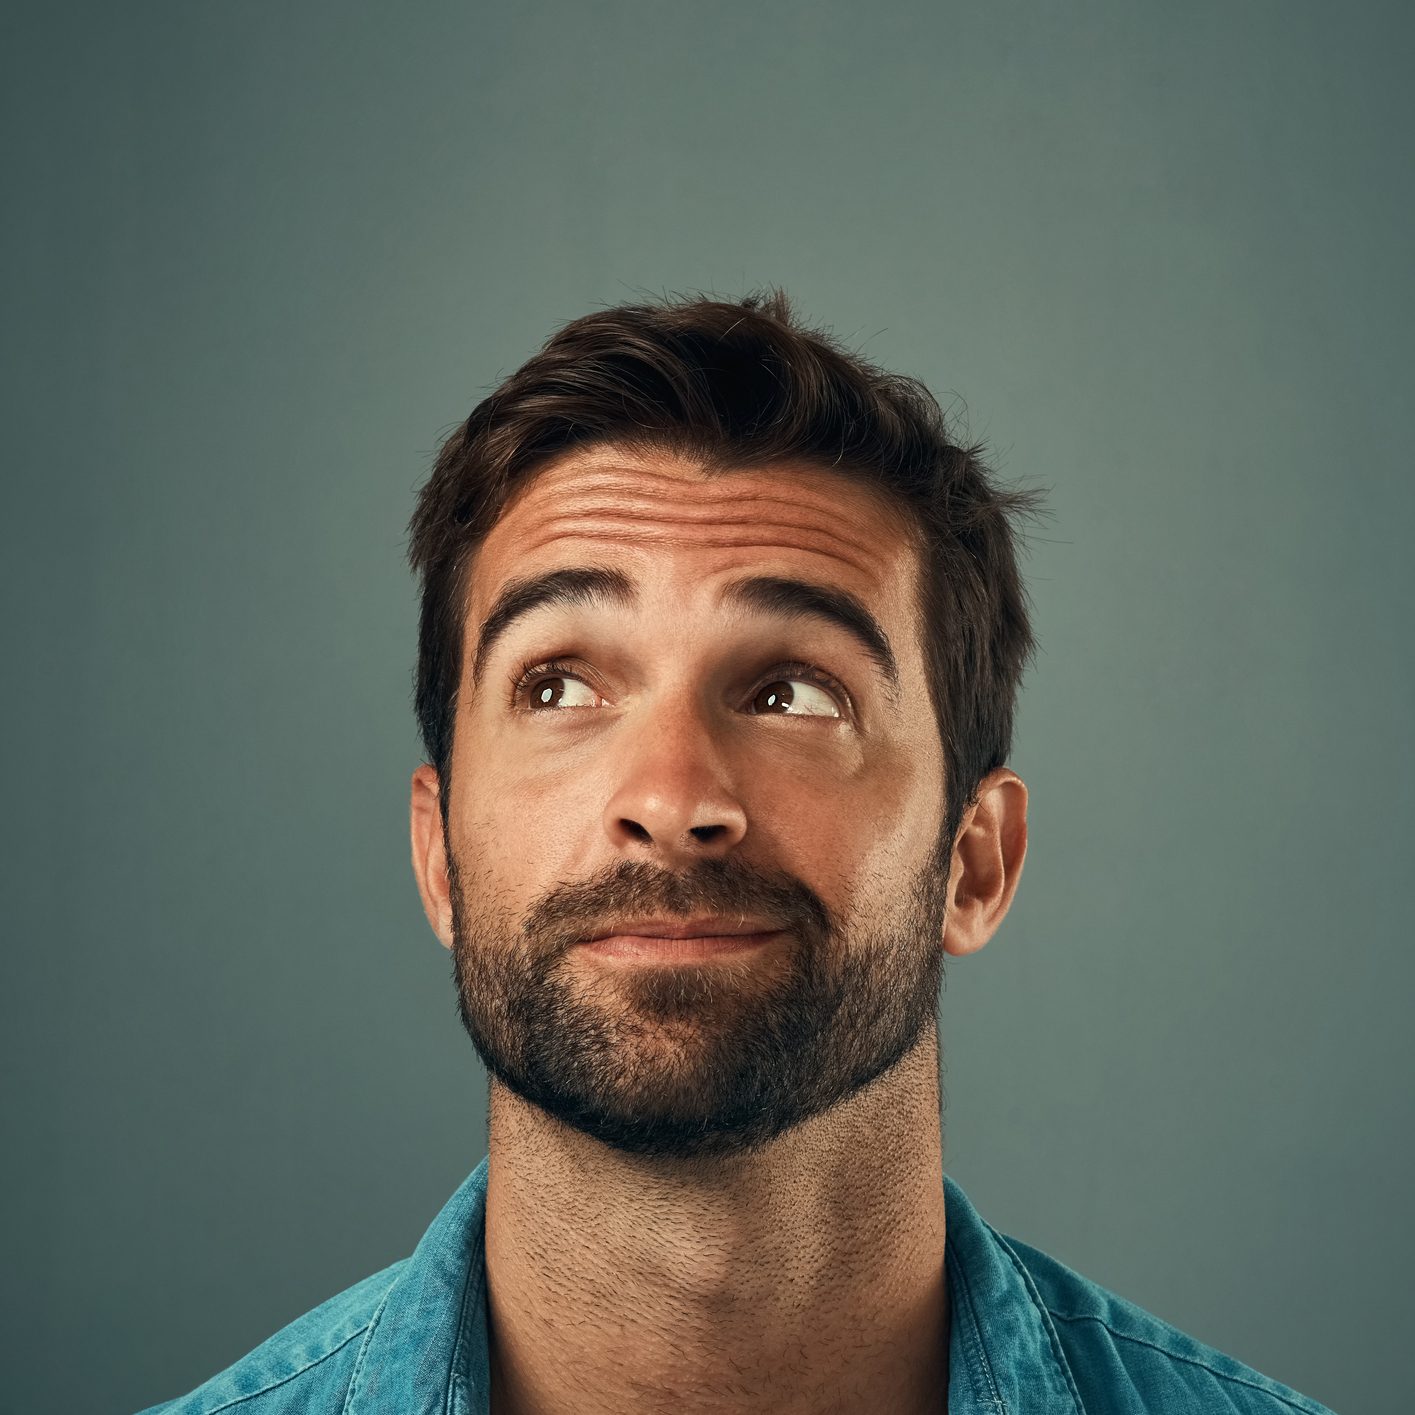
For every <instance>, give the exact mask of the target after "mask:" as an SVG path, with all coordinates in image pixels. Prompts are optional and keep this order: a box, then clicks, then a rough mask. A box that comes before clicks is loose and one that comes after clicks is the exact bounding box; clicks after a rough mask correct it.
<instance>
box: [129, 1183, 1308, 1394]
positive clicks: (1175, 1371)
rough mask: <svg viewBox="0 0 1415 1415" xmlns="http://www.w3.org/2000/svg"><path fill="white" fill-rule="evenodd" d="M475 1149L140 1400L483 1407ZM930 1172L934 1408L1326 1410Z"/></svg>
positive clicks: (481, 1206) (482, 1187) (481, 1189)
mask: <svg viewBox="0 0 1415 1415" xmlns="http://www.w3.org/2000/svg"><path fill="white" fill-rule="evenodd" d="M487 1164H488V1161H487V1160H486V1159H483V1160H482V1162H481V1163H480V1164H479V1165H478V1166H477V1167H476V1169H475V1170H474V1171H473V1172H472V1174H471V1175H470V1176H469V1177H468V1179H467V1180H466V1181H465V1182H464V1183H463V1184H462V1186H461V1188H460V1189H458V1190H457V1192H456V1193H455V1194H453V1196H452V1197H451V1198H450V1199H449V1200H448V1201H447V1203H446V1205H445V1206H444V1207H443V1209H442V1212H441V1213H440V1214H438V1216H437V1218H436V1219H435V1220H434V1221H433V1224H432V1227H431V1228H429V1229H428V1231H427V1232H426V1233H425V1234H424V1235H423V1237H422V1240H421V1242H419V1244H418V1246H417V1248H416V1249H415V1250H414V1252H413V1255H412V1257H410V1258H404V1259H403V1260H402V1261H401V1262H397V1263H394V1264H393V1266H392V1267H388V1268H384V1269H383V1271H382V1272H378V1273H374V1275H373V1276H372V1277H366V1278H365V1279H364V1280H363V1281H362V1282H359V1283H356V1284H355V1285H354V1286H353V1287H351V1288H349V1289H348V1290H347V1291H345V1292H341V1293H340V1294H339V1295H338V1296H337V1297H331V1298H330V1299H329V1301H327V1302H325V1303H323V1304H322V1305H320V1306H318V1307H316V1308H315V1309H314V1310H313V1311H312V1312H307V1313H306V1314H305V1315H304V1316H303V1317H300V1318H299V1319H298V1320H296V1321H294V1322H291V1323H290V1325H289V1326H287V1327H286V1328H285V1329H284V1330H283V1331H279V1332H277V1333H276V1334H275V1335H274V1336H272V1337H271V1338H270V1339H269V1340H268V1341H266V1342H264V1343H263V1344H262V1345H260V1346H258V1347H256V1349H255V1350H254V1351H252V1352H251V1353H250V1354H249V1355H248V1356H244V1357H242V1358H241V1360H239V1361H237V1362H236V1364H235V1365H234V1366H231V1367H230V1368H228V1369H227V1370H225V1371H223V1372H221V1374H220V1375H217V1376H213V1377H212V1378H211V1379H210V1380H209V1381H207V1382H206V1384H205V1385H202V1386H199V1387H198V1388H197V1389H196V1390H194V1391H193V1392H192V1393H191V1394H190V1395H185V1396H182V1397H180V1398H179V1399H177V1400H172V1401H168V1402H167V1403H166V1404H164V1405H155V1406H152V1407H150V1408H149V1409H148V1410H147V1411H144V1412H142V1415H217V1412H218V1411H222V1412H228V1411H229V1412H232V1415H284V1412H295V1411H299V1412H302V1415H490V1404H489V1394H488V1392H489V1388H490V1376H489V1362H488V1350H487V1304H486V1262H485V1247H484V1236H485V1232H486V1179H487ZM943 1183H944V1203H945V1219H946V1224H947V1238H946V1242H945V1254H944V1262H945V1266H946V1270H947V1274H948V1287H949V1306H950V1313H951V1322H950V1334H949V1345H948V1365H949V1375H948V1406H947V1409H948V1415H1043V1412H1045V1415H1053V1413H1054V1415H1063V1412H1064V1415H1121V1412H1125V1415H1135V1412H1142V1411H1156V1412H1163V1415H1186V1413H1187V1412H1195V1415H1197V1412H1203V1415H1225V1412H1234V1411H1237V1412H1242V1415H1292V1413H1293V1412H1294V1411H1303V1412H1305V1413H1306V1415H1332V1412H1331V1411H1330V1410H1328V1409H1327V1407H1326V1406H1325V1405H1320V1404H1318V1402H1317V1401H1315V1400H1310V1399H1308V1398H1307V1397H1306V1396H1304V1395H1298V1393H1297V1392H1296V1391H1294V1390H1291V1389H1290V1388H1289V1387H1287V1386H1285V1385H1280V1384H1279V1383H1278V1382H1277V1381H1274V1380H1269V1379H1268V1377H1267V1376H1263V1375H1260V1374H1259V1373H1258V1372H1257V1371H1255V1370H1253V1369H1252V1368H1251V1367H1249V1366H1245V1365H1244V1364H1243V1363H1242V1362H1241V1361H1235V1360H1234V1359H1233V1358H1232V1357H1231V1356H1225V1355H1224V1354H1223V1353H1222V1352H1220V1351H1215V1350H1214V1349H1213V1347H1211V1346H1205V1345H1204V1344H1203V1343H1202V1342H1198V1341H1195V1340H1194V1338H1193V1337H1190V1336H1186V1335H1185V1334H1184V1333H1183V1332H1181V1331H1179V1330H1177V1329H1176V1328H1175V1327H1172V1326H1170V1325H1169V1324H1168V1323H1167V1322H1162V1321H1160V1319H1159V1318H1158V1317H1154V1316H1151V1315H1150V1313H1148V1312H1146V1311H1144V1310H1142V1309H1141V1308H1139V1307H1137V1306H1135V1304H1134V1303H1132V1302H1127V1301H1126V1300H1125V1299H1124V1298H1123V1297H1117V1296H1116V1295H1115V1294H1114V1293H1113V1292H1108V1291H1106V1289H1105V1288H1103V1287H1098V1286H1097V1285H1096V1284H1095V1283H1093V1282H1091V1281H1090V1280H1089V1279H1087V1278H1084V1277H1082V1276H1081V1275H1080V1274H1079V1273H1075V1272H1073V1271H1072V1270H1071V1269H1070V1268H1068V1267H1066V1266H1065V1265H1064V1264H1062V1263H1059V1262H1057V1261H1056V1259H1054V1258H1049V1257H1047V1255H1046V1254H1045V1253H1041V1252H1038V1251H1037V1249H1035V1248H1032V1247H1029V1246H1028V1245H1027V1244H1025V1243H1019V1242H1018V1241H1017V1240H1016V1239H1015V1238H1009V1237H1007V1236H1006V1235H1004V1234H1001V1233H999V1232H997V1230H996V1229H994V1228H992V1227H991V1226H990V1225H989V1224H987V1223H986V1222H985V1221H984V1220H983V1219H982V1218H981V1217H980V1216H979V1214H978V1211H977V1210H976V1209H975V1208H974V1207H973V1205H972V1204H971V1203H970V1202H969V1200H968V1198H967V1196H966V1195H965V1194H964V1193H963V1191H962V1189H960V1188H959V1187H958V1185H957V1184H955V1183H954V1182H953V1180H952V1179H950V1178H949V1177H948V1176H947V1175H945V1176H944V1180H943ZM940 1394H941V1393H940ZM940 1406H942V1401H940Z"/></svg>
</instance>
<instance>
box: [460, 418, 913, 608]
mask: <svg viewBox="0 0 1415 1415" xmlns="http://www.w3.org/2000/svg"><path fill="white" fill-rule="evenodd" d="M606 559H608V560H619V561H621V562H622V563H623V564H624V568H625V569H626V570H627V571H628V572H629V573H630V574H632V575H633V576H634V577H635V578H636V579H638V580H640V581H641V582H644V583H645V584H646V586H647V587H648V589H649V591H650V592H652V590H653V588H654V587H655V585H656V586H657V587H658V588H659V589H660V590H661V591H662V592H664V593H667V594H672V595H674V596H675V597H676V596H680V595H683V594H685V593H690V594H692V595H694V596H696V595H698V594H701V593H704V592H709V591H710V590H711V588H712V586H713V583H714V582H715V581H721V580H725V579H727V578H729V577H731V576H733V575H734V574H738V573H741V572H744V571H749V570H750V571H758V572H762V573H776V574H783V575H793V576H799V577H801V578H805V579H813V580H816V581H818V582H819V583H822V584H826V585H831V586H836V587H838V588H841V589H845V590H848V591H849V592H851V593H852V594H854V595H856V596H857V597H859V598H860V599H862V600H864V601H865V602H866V603H868V604H869V605H870V606H871V607H872V608H873V609H874V610H875V612H876V613H877V614H878V615H879V616H880V617H881V618H882V619H888V620H891V621H892V622H893V624H894V625H895V627H896V628H897V629H899V630H901V631H902V630H903V629H905V628H906V626H911V625H912V624H913V623H914V617H915V616H914V606H915V603H916V592H915V586H916V583H917V573H918V564H919V561H918V552H917V550H916V549H915V546H914V533H913V530H912V526H911V523H910V521H909V518H908V515H907V513H906V512H905V511H903V510H902V509H901V508H900V507H898V506H897V505H895V504H894V503H893V502H892V501H891V500H890V499H889V498H888V497H887V495H886V494H885V493H884V492H883V491H880V490H876V489H874V488H872V487H870V486H867V485H864V484H862V483H860V482H858V481H856V480H853V479H851V478H849V477H847V476H845V475H844V474H842V473H838V472H832V471H830V470H828V469H826V468H822V467H818V466H816V465H814V464H810V463H801V464H792V465H789V466H776V467H771V468H761V469H755V468H750V467H749V468H744V469H740V470H733V471H730V472H726V473H722V474H720V475H715V476H707V475H704V474H703V472H702V471H701V470H700V468H699V467H698V465H697V464H695V463H694V462H692V461H691V460H685V459H683V458H681V457H678V456H675V455H673V454H671V453H666V452H664V453H641V452H631V451H628V450H626V449H621V448H615V447H608V446H596V447H593V448H585V449H575V450H573V451H571V452H569V453H567V454H565V455H563V456H561V457H558V458H556V459H554V460H553V461H551V462H549V463H547V464H546V465H545V466H544V467H543V468H541V469H540V470H538V471H537V472H536V473H535V474H534V475H533V476H532V478H531V480H530V481H529V482H528V483H527V484H526V485H525V486H524V487H522V488H521V489H520V490H519V491H518V492H517V494H516V495H515V496H514V498H513V499H512V501H511V502H510V503H509V505H508V506H507V507H506V509H505V510H504V511H503V513H502V515H501V517H500V519H499V520H498V521H497V522H496V524H495V525H494V526H493V527H492V529H491V531H490V532H489V533H488V534H487V536H486V538H485V539H484V541H483V542H482V545H481V547H480V549H479V550H478V552H477V555H476V558H475V561H474V563H473V570H472V577H471V584H470V585H469V587H468V588H469V594H468V615H467V627H468V630H469V631H470V632H473V633H474V632H475V629H476V626H477V625H478V624H479V623H480V622H481V619H482V617H483V616H484V615H485V613H486V611H487V608H488V606H489V604H490V603H491V601H492V600H493V598H494V597H495V596H496V594H497V592H498V590H499V588H500V587H501V586H502V585H503V584H504V583H505V582H506V581H507V580H508V579H510V578H512V577H523V576H526V575H530V574H535V573H537V572H540V571H544V570H550V569H554V568H556V567H558V566H568V565H576V564H582V563H584V562H585V561H586V560H594V561H595V562H597V563H603V562H604V561H605V560H606Z"/></svg>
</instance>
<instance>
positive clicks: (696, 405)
mask: <svg viewBox="0 0 1415 1415" xmlns="http://www.w3.org/2000/svg"><path fill="white" fill-rule="evenodd" d="M588 444H613V445H615V446H620V447H624V448H626V449H629V450H632V451H635V452H645V451H656V450H657V451H664V452H670V453H674V454H677V455H680V456H686V457H690V458H692V459H693V460H694V461H695V463H697V464H698V465H700V466H701V467H702V469H703V471H704V473H705V474H709V475H720V474H724V473H728V472H731V471H732V470H734V469H740V468H745V467H749V466H750V467H763V466H773V465H777V464H785V463H789V462H796V463H800V462H802V461H808V462H811V463H813V464H815V465H817V466H821V467H826V468H830V469H833V470H835V471H837V472H839V473H841V474H843V475H846V476H849V477H852V478H854V479H856V480H859V481H863V482H866V483H868V484H870V485H872V486H874V487H876V488H882V489H883V490H884V492H885V493H886V501H887V502H889V503H891V504H892V505H894V506H896V507H898V508H899V509H900V510H902V511H903V512H904V513H905V518H904V523H905V524H906V525H907V526H909V527H910V528H911V529H912V532H913V534H912V539H913V541H914V544H915V546H916V549H917V550H918V552H919V558H920V565H921V577H920V586H919V620H918V622H919V624H920V625H921V626H923V629H924V632H923V634H922V641H923V650H924V661H925V666H926V668H927V671H928V679H929V693H930V697H931V700H932V706H933V711H934V715H935V719H936V721H937V723H938V730H939V735H940V737H941V739H942V743H943V755H944V770H945V801H946V820H945V822H944V829H945V832H946V834H945V836H944V838H945V839H947V840H951V839H952V837H953V835H954V833H955V832H956V830H957V828H958V825H959V824H960V822H961V820H962V815H963V812H964V810H965V809H966V808H967V806H968V805H970V804H972V803H973V801H974V800H975V798H976V792H977V788H978V784H979V783H980V782H981V780H982V778H983V777H984V776H986V775H987V773H988V772H989V771H991V770H992V769H993V768H994V767H997V766H1001V765H1002V764H1003V763H1005V762H1006V760H1007V756H1008V753H1009V752H1010V751H1011V748H1012V727H1013V718H1014V714H1015V709H1016V698H1017V690H1018V686H1019V683H1020V681H1021V676H1022V672H1023V669H1024V668H1025V666H1026V664H1027V662H1028V660H1029V659H1030V658H1031V657H1032V655H1033V654H1034V653H1035V651H1036V643H1035V640H1034V638H1033V635H1032V630H1031V623H1030V619H1029V616H1028V610H1027V603H1028V602H1027V595H1026V590H1025V588H1024V586H1023V584H1022V579H1021V575H1020V574H1019V572H1018V568H1017V554H1016V542H1017V539H1018V535H1019V533H1018V531H1017V530H1016V528H1015V527H1014V526H1013V525H1012V524H1011V519H1010V518H1012V517H1014V516H1018V515H1021V514H1030V515H1036V514H1037V513H1038V510H1039V506H1040V502H1041V498H1042V493H1041V492H1040V491H1020V490H1008V489H1003V488H1002V487H1000V486H998V485H997V484H996V483H995V482H994V480H993V479H992V474H991V473H990V472H989V471H988V469H987V468H986V467H985V466H984V465H983V463H982V462H981V461H980V460H979V457H980V454H981V452H982V451H983V448H982V446H981V445H973V446H958V445H956V444H955V443H954V442H953V441H952V438H951V435H950V430H949V428H948V425H947V421H946V419H945V417H944V414H943V411H942V409H941V408H940V407H939V405H938V403H937V402H936V401H935V399H934V398H933V396H932V394H930V392H929V391H928V389H927V388H926V387H925V386H924V385H923V384H922V383H920V382H919V381H918V380H917V379H913V378H907V377H904V376H903V375H899V374H891V373H886V372H885V371H883V370H882V369H879V368H877V367H875V366H874V365H873V364H869V363H867V362H865V361H864V360H863V359H861V358H859V357H858V356H856V355H854V354H851V353H850V352H848V351H847V350H846V349H844V348H843V347H842V346H841V345H840V344H838V343H837V342H836V341H835V340H834V338H832V337H831V336H830V335H828V334H826V333H824V332H822V331H820V330H815V329H810V328H807V327H806V326H805V325H804V324H803V323H802V322H801V321H800V319H799V318H798V317H797V316H796V314H795V312H794V311H793V310H792V308H791V305H790V302H789V301H788V299H787V297H786V295H785V294H784V293H783V292H782V291H780V290H778V289H773V288H770V287H768V288H767V290H766V291H765V292H764V293H757V294H753V295H749V296H747V297H746V298H745V299H742V300H740V301H736V302H726V301H718V300H712V299H707V298H701V297H699V298H691V299H690V298H686V297H681V296H680V297H676V298H674V299H665V300H664V301H662V302H661V303H658V304H639V305H623V306H620V307H619V308H617V309H608V310H603V311H601V312H598V313H595V314H588V315H585V316H584V317H583V318H580V319H576V320H573V321H572V322H571V323H569V324H567V325H565V326H564V328H562V329H560V330H559V331H558V332H557V333H555V334H554V335H552V336H551V338H550V339H549V340H547V342H546V343H545V344H544V345H543V346H542V348H541V350H540V352H539V353H538V354H536V355H535V356H534V357H532V358H531V359H529V360H528V361H527V362H526V363H525V364H523V365H522V366H521V367H520V368H519V369H517V370H516V372H515V373H513V374H512V375H511V376H510V377H509V378H507V379H506V380H504V382H502V383H501V385H500V386H499V387H498V388H496V389H495V391H494V392H492V393H491V395H490V396H489V397H487V398H485V399H483V400H482V401H481V402H480V403H479V404H477V406H476V408H475V409H474V410H473V411H472V414H471V416H470V417H469V418H468V419H467V420H466V422H465V423H463V424H462V425H461V426H460V427H459V428H457V429H456V431H454V432H453V433H452V435H451V436H450V437H449V438H448V439H447V441H446V442H445V443H444V444H443V445H442V448H441V450H440V451H439V453H438V456H437V460H436V463H435V464H434V466H433V470H432V475H431V476H430V477H429V478H428V480H427V483H426V484H425V485H424V487H423V488H422V491H421V493H420V494H419V497H418V503H417V508H416V510H415V511H414V513H413V517H412V520H411V521H410V523H409V526H408V533H409V548H408V558H409V561H410V562H411V564H412V567H413V570H414V571H415V573H417V574H418V575H420V576H421V578H422V610H421V616H420V622H419V631H418V665H417V671H416V676H415V706H416V711H417V717H418V725H419V728H420V730H421V732H422V739H423V745H424V748H425V750H426V752H427V758H428V760H429V761H430V762H431V763H432V765H433V766H434V767H435V768H436V770H437V774H438V778H439V780H440V781H441V783H442V792H441V797H442V816H443V823H444V825H445V823H446V820H447V801H448V794H449V787H450V783H451V776H450V770H451V764H452V728H453V721H454V718H455V712H456V705H457V697H458V689H459V684H460V681H461V673H462V668H463V664H462V644H463V631H464V619H465V613H466V604H467V597H468V595H467V591H468V589H469V586H470V569H471V565H472V562H473V559H474V557H475V554H476V551H477V549H478V548H479V546H480V545H481V542H482V540H483V539H484V538H485V536H486V535H487V533H488V532H489V531H490V529H491V527H492V526H493V525H494V524H495V522H496V520H497V518H498V517H499V516H500V514H501V512H502V510H503V509H504V507H505V506H506V505H507V503H508V501H509V500H510V498H511V496H512V495H513V494H514V493H515V492H516V491H518V490H519V489H520V488H521V487H522V486H524V485H525V483H526V482H527V481H528V480H529V479H530V478H531V477H532V476H533V475H534V473H535V471H536V470H537V468H538V467H540V466H542V465H544V464H545V463H546V462H547V461H548V460H549V459H550V458H552V457H553V456H555V455H556V454H559V453H561V452H564V451H565V450H566V449H568V448H572V447H582V446H586V445H588ZM783 473H784V474H789V470H788V469H787V468H785V467H784V466H783Z"/></svg>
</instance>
